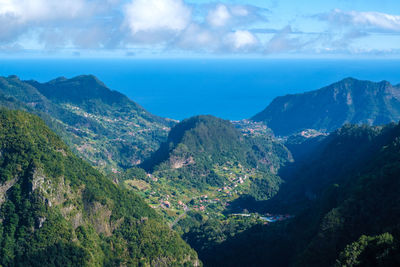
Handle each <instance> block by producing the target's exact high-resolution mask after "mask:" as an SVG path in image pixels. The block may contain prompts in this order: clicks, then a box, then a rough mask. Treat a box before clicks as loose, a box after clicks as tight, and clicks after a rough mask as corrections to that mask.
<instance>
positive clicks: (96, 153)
mask: <svg viewBox="0 0 400 267" xmlns="http://www.w3.org/2000/svg"><path fill="white" fill-rule="evenodd" d="M0 96H2V99H0V104H1V105H2V106H5V107H8V108H14V109H23V110H28V111H29V112H32V113H35V114H37V115H39V116H40V117H42V119H44V120H45V122H46V124H47V125H48V126H50V127H51V129H52V130H54V131H55V132H56V133H57V134H58V135H59V136H61V137H62V138H63V140H64V141H65V142H67V144H68V145H69V146H70V147H71V148H72V150H73V151H74V152H75V153H76V154H78V155H80V156H81V157H83V158H84V159H86V160H88V161H89V162H90V163H91V164H92V165H94V166H96V167H98V168H99V169H101V170H105V171H106V172H119V171H121V170H123V169H127V168H130V167H132V166H135V165H136V164H138V163H140V162H141V161H143V159H144V158H146V157H148V156H149V155H150V154H151V153H152V152H153V151H154V150H156V149H157V148H158V146H159V144H160V142H162V141H164V140H165V138H166V136H167V133H168V131H169V129H170V126H171V125H173V124H174V122H173V121H171V120H166V119H163V118H160V117H157V116H154V115H152V114H150V113H148V112H147V111H145V110H144V109H143V108H142V107H140V106H139V105H138V104H136V103H135V102H133V101H131V100H130V99H128V98H127V97H126V96H124V95H122V94H120V93H118V92H116V91H112V90H110V89H109V88H107V87H106V86H105V85H104V84H103V83H102V82H101V81H99V80H98V79H97V78H96V77H94V76H91V75H82V76H78V77H75V78H72V79H66V78H58V79H55V80H52V81H50V82H47V83H39V82H36V81H21V80H20V79H19V78H18V77H16V76H9V77H7V78H6V77H0ZM10 101H11V102H10Z"/></svg>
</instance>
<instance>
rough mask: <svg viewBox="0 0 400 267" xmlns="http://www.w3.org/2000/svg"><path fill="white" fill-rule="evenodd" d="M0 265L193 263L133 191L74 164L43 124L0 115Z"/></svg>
mask: <svg viewBox="0 0 400 267" xmlns="http://www.w3.org/2000/svg"><path fill="white" fill-rule="evenodd" d="M0 155H1V157H0V179H1V187H0V189H1V191H0V201H1V204H2V205H1V210H0V220H1V225H0V232H1V235H0V264H1V265H3V266H119V265H152V266H155V265H176V266H181V265H188V266H193V265H198V264H199V262H198V260H197V256H196V253H195V252H194V251H193V250H192V249H191V248H190V247H189V246H188V245H187V244H186V243H185V242H184V241H183V240H182V239H181V238H180V237H179V236H178V235H177V234H176V233H175V232H173V231H171V230H170V229H169V228H168V227H167V226H166V225H165V223H164V222H163V220H162V219H161V218H160V217H159V216H158V215H157V214H156V212H154V210H152V209H151V208H150V207H148V206H147V205H146V203H145V202H144V201H143V200H142V199H141V198H140V197H138V196H137V195H136V194H135V193H133V192H131V191H127V190H125V189H122V188H120V187H118V186H117V185H115V184H113V183H112V182H111V180H110V179H108V178H106V177H104V176H103V175H102V174H101V173H99V172H98V171H97V170H95V169H93V168H92V167H91V166H89V164H87V163H85V162H84V161H82V160H81V159H79V158H77V157H76V156H75V155H73V154H72V153H71V151H70V150H69V148H68V147H67V146H66V145H65V144H64V143H63V142H62V141H61V140H60V138H58V137H57V136H56V135H55V134H54V133H53V132H52V131H51V130H50V129H49V128H48V127H47V126H46V125H45V124H44V122H43V121H42V120H41V119H39V118H38V117H36V116H34V115H29V114H28V113H25V112H20V111H8V110H5V109H2V110H0Z"/></svg>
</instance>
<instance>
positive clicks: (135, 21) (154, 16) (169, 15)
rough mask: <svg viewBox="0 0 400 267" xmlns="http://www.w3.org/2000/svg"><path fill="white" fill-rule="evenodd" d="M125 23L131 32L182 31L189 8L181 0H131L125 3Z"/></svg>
mask: <svg viewBox="0 0 400 267" xmlns="http://www.w3.org/2000/svg"><path fill="white" fill-rule="evenodd" d="M124 13H125V23H126V24H127V25H128V27H129V28H130V30H131V32H132V33H133V34H136V33H138V32H157V31H161V30H169V31H178V32H179V31H182V30H184V29H185V28H186V27H187V26H188V24H189V23H190V20H191V10H190V8H189V7H188V6H186V5H185V4H184V2H183V1H182V0H133V1H132V2H131V3H129V4H127V5H125V8H124Z"/></svg>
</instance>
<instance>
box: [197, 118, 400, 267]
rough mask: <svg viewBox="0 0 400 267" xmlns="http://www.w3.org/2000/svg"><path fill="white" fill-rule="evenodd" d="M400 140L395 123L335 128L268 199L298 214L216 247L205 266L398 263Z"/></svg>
mask: <svg viewBox="0 0 400 267" xmlns="http://www.w3.org/2000/svg"><path fill="white" fill-rule="evenodd" d="M399 140H400V125H395V124H392V125H388V126H385V127H368V126H352V125H346V126H344V127H343V128H341V129H339V130H338V131H336V132H334V133H333V134H332V135H331V136H329V137H328V138H326V139H325V140H324V141H323V142H322V143H321V145H320V146H319V147H318V148H316V150H314V151H313V155H311V156H309V157H310V161H309V163H306V164H305V165H304V164H302V166H299V167H297V171H292V174H291V175H292V177H288V180H287V183H286V185H285V186H284V187H283V188H282V191H280V192H279V193H278V195H276V199H271V201H270V202H271V203H269V202H268V201H267V202H266V203H265V202H264V203H263V205H265V206H264V208H266V209H267V210H270V209H272V208H274V209H276V210H280V211H281V212H291V213H292V214H293V215H294V218H293V219H291V220H287V221H284V222H279V223H275V224H270V225H255V226H253V227H252V228H250V229H247V230H246V231H244V232H242V233H240V234H238V235H235V236H234V237H232V238H230V239H227V240H226V241H225V242H222V243H219V244H217V245H213V246H212V247H210V248H208V251H209V252H208V253H207V255H205V256H203V257H202V260H203V261H204V263H205V265H207V266H218V265H224V266H243V265H246V266H264V265H265V264H270V265H271V266H333V265H336V266H398V265H399V264H400V256H399V255H400V246H399V245H400V244H399V238H400V236H399V233H400V232H399V230H400V221H399V218H400V198H399V194H398V192H399V190H400V181H399V179H398V178H399V177H400V169H399V166H400V165H399V162H400V152H399V151H400V150H399ZM277 199H278V201H277Z"/></svg>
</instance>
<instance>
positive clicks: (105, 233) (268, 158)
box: [0, 76, 400, 266]
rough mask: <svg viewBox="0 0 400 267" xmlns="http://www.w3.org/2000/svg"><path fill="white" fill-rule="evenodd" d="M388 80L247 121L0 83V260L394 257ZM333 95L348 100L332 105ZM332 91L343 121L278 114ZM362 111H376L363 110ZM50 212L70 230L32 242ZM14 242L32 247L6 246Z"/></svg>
mask: <svg viewBox="0 0 400 267" xmlns="http://www.w3.org/2000/svg"><path fill="white" fill-rule="evenodd" d="M352 86H354V87H355V88H353V87H352ZM332 88H333V89H332ZM362 88H366V93H365V92H364V93H365V94H366V95H368V97H369V94H370V90H372V91H373V92H374V93H377V96H376V97H375V99H374V101H373V102H374V103H375V104H374V105H369V106H367V107H368V109H367V110H364V111H360V109H359V107H358V106H354V107H353V106H352V103H357V101H364V100H359V99H363V97H365V96H364V95H363V92H362ZM398 90H400V89H399V88H397V87H396V86H392V85H390V84H387V83H384V82H382V83H371V82H367V81H357V80H354V79H345V80H343V81H340V82H338V83H335V84H334V85H331V86H328V87H326V88H322V89H321V90H319V91H318V90H317V91H313V92H311V93H305V94H303V95H300V96H286V98H288V99H289V100H287V103H286V104H284V105H283V106H284V108H283V110H281V111H279V112H278V115H273V114H275V112H277V110H279V109H282V107H280V106H279V105H281V104H282V103H281V102H282V101H283V100H282V99H281V98H278V99H277V100H276V101H273V102H272V103H271V105H270V106H268V107H267V109H266V110H265V111H263V112H262V113H260V114H258V115H256V116H255V117H253V118H252V119H246V120H240V121H228V120H223V119H220V118H217V117H214V116H211V115H199V116H194V117H191V118H188V119H185V120H182V121H174V120H170V119H165V118H160V117H157V116H155V115H152V114H150V113H148V112H147V111H145V110H144V109H143V108H141V107H140V106H139V105H137V104H136V103H135V102H133V101H131V100H130V99H128V98H127V97H125V96H124V95H122V94H120V93H118V92H116V91H112V90H110V89H109V88H107V87H106V85H104V84H103V83H102V82H101V81H99V80H98V79H97V78H96V77H93V76H78V77H75V78H72V79H66V78H58V79H55V80H53V81H50V82H48V83H38V82H35V81H21V80H20V79H19V78H18V77H16V76H10V77H3V78H0V104H1V106H2V111H1V116H2V124H1V127H0V130H2V131H3V132H2V134H3V135H2V137H1V138H3V139H0V141H2V143H1V147H0V149H1V150H0V152H1V153H0V171H1V173H2V176H1V179H2V180H1V182H2V184H1V187H0V188H1V192H0V193H1V198H0V200H1V201H2V202H4V203H5V204H2V205H1V208H0V210H1V213H0V216H1V220H2V227H1V228H0V230H1V231H3V232H2V233H4V234H5V235H4V236H5V237H4V238H3V239H1V240H0V241H1V242H0V246H1V248H2V250H1V251H2V252H1V253H2V254H1V255H2V257H3V260H2V262H1V264H3V265H5V266H7V265H8V264H9V263H10V262H12V261H13V259H15V258H17V259H19V260H20V261H25V262H29V257H32V261H36V260H40V259H43V260H45V261H48V260H49V259H48V258H46V256H45V255H44V254H43V253H44V251H45V250H46V249H51V250H54V255H58V253H61V252H60V251H63V249H68V250H74V252H73V253H77V254H79V253H81V254H79V255H82V257H80V256H79V257H76V258H71V259H70V258H68V257H69V256H68V255H70V254H68V253H67V256H66V257H67V258H68V259H67V260H71V261H74V260H76V259H79V261H80V262H81V263H85V264H89V265H99V266H101V265H104V264H106V263H107V264H111V265H113V264H114V263H117V262H118V263H119V265H121V264H122V265H124V264H128V265H134V266H136V265H140V264H144V265H145V266H147V265H153V264H156V265H157V264H160V265H161V266H166V265H176V266H180V265H184V264H186V265H188V266H199V265H201V264H204V265H205V266H218V265H223V266H243V265H245V264H249V265H253V266H260V265H263V264H264V263H265V262H269V263H271V264H273V265H274V266H292V265H293V266H331V265H333V264H335V262H336V263H337V262H341V263H342V262H346V261H349V260H352V258H351V257H356V258H357V259H358V260H359V261H360V262H363V261H366V260H367V259H369V258H368V257H373V259H374V260H376V261H377V262H378V263H379V264H380V263H381V262H396V261H397V260H398V259H397V258H396V252H398V251H399V243H398V231H399V229H400V228H399V224H398V223H399V222H398V220H397V219H396V218H397V217H398V214H397V213H398V205H397V204H396V203H397V201H398V196H397V195H396V192H397V189H399V185H398V179H397V178H396V177H398V176H397V174H398V173H397V172H398V166H397V165H398V164H397V158H398V156H399V153H398V149H397V145H398V144H397V143H398V138H400V137H399V136H400V134H399V130H398V129H399V126H398V124H396V123H394V122H395V121H396V120H397V116H398V114H400V105H397V101H398V99H397V97H398V95H400V94H398V92H397V91H398ZM355 92H356V93H355ZM343 94H345V95H350V96H351V99H352V103H350V102H348V101H347V102H345V103H342V102H341V101H339V99H340V98H339V96H341V95H343ZM388 94H392V96H391V97H390V99H391V100H390V101H389V102H388V100H387V99H389V98H388V97H387V95H388ZM380 95H383V98H382V99H383V100H382V99H380ZM290 98H294V99H295V100H293V101H292V100H290ZM297 98H300V99H303V98H304V99H305V100H304V101H306V102H307V101H308V102H309V103H310V104H309V105H308V106H304V105H300V104H298V103H299V101H300V100H296V99H297ZM332 99H334V100H335V99H336V100H335V101H337V102H335V101H334V103H333V104H332V105H333V106H332V109H333V110H335V109H338V108H340V110H341V111H342V113H343V114H347V115H346V116H347V119H344V117H343V116H342V115H340V116H339V115H338V114H339V113H336V112H333V113H332V112H328V113H326V114H325V115H324V116H325V117H323V118H318V119H315V120H314V119H312V120H314V121H319V122H324V123H322V124H321V123H316V124H312V125H308V124H304V125H300V124H296V123H291V122H290V120H299V119H297V118H303V117H306V118H308V116H309V115H307V114H310V112H311V111H310V110H309V107H310V106H313V107H315V106H317V105H316V104H315V103H317V102H319V101H320V102H324V101H325V102H327V103H330V101H332ZM285 101H286V100H285ZM285 101H283V102H285ZM304 101H303V100H301V101H300V102H304ZM371 101H372V100H371ZM277 103H278V104H277ZM277 105H278V107H276V106H277ZM289 107H291V108H290V109H289ZM389 107H390V108H389ZM10 109H11V110H23V111H10ZM291 109H292V110H291ZM312 112H314V111H312ZM360 112H361V113H362V114H363V116H364V117H362V116H361V115H359V113H360ZM29 113H31V114H35V115H31V114H29ZM342 113H341V114H342ZM271 114H272V115H271ZM315 114H318V116H322V115H321V112H317V111H315ZM371 114H374V116H375V117H373V118H374V119H370V120H368V119H366V118H369V117H371V116H372V115H371ZM379 114H385V116H384V119H383V117H382V116H380V115H379ZM37 116H39V117H40V118H41V119H39V117H37ZM262 116H266V117H265V118H261V117H262ZM268 116H272V117H268ZM280 116H281V117H280ZM360 116H361V117H360ZM277 118H280V119H277ZM371 118H372V117H371ZM379 118H380V119H379ZM381 119H382V120H381ZM42 120H43V121H42ZM302 121H303V122H305V120H302ZM25 122H28V124H26V123H25ZM350 122H351V123H353V124H349V123H350ZM390 122H392V123H390ZM365 123H369V125H366V124H365ZM381 123H386V125H384V126H380V125H379V126H376V125H375V124H381ZM29 124H31V127H30V126H29ZM45 124H47V126H46V125H45ZM15 125H23V127H20V126H18V127H20V129H19V128H18V127H17V128H16V126H15ZM292 126H293V128H288V127H292ZM328 126H329V127H328ZM47 127H49V128H47ZM270 127H271V128H270ZM50 128H51V130H50ZM43 131H44V132H43ZM52 131H54V132H55V133H53V132H52ZM14 132H15V133H16V134H17V135H16V136H18V139H15V138H16V137H15V136H12V134H13V133H14ZM56 134H57V135H58V136H59V137H60V139H59V137H57V135H56ZM24 135H26V136H28V137H27V138H25V137H23V136H24ZM36 135H38V136H40V137H39V139H37V137H35V136H36ZM276 135H277V136H276ZM61 139H62V140H63V141H61ZM16 140H18V142H17V141H16ZM63 142H65V144H64V143H63ZM20 145H22V146H21V147H19V146H20ZM52 147H54V149H53V148H52ZM49 149H50V150H49ZM15 151H18V152H15ZM74 154H76V155H77V156H79V157H80V158H81V159H79V158H78V157H76V156H75V155H74ZM63 157H67V159H64V158H63ZM65 160H67V161H65ZM85 162H88V163H90V165H91V166H89V164H87V163H85ZM93 168H95V169H97V170H95V169H93ZM30 184H32V186H33V184H34V186H33V187H32V186H30ZM57 185H59V188H57ZM38 187H39V189H40V190H39V191H37V193H35V194H33V195H32V192H33V191H35V189H36V188H38ZM21 188H22V189H21ZM24 188H25V189H24ZM29 188H30V189H29ZM32 188H35V189H32ZM375 189H377V190H375ZM21 190H22V191H21ZM32 190H33V191H32ZM31 195H32V196H31ZM19 199H24V202H21V201H20V200H19ZM29 201H36V202H35V203H36V204H35V205H36V206H34V207H31V206H29V205H28V202H29ZM43 201H44V202H43ZM49 203H51V204H49ZM379 203H382V204H379ZM53 206H54V207H53ZM374 206H379V207H381V208H380V209H379V210H376V209H375V208H374ZM31 208H32V209H31ZM30 209H31V210H30ZM39 210H40V212H38V211H39ZM24 212H28V213H27V214H29V216H28V217H24ZM370 214H377V216H378V215H379V216H378V217H379V218H385V222H378V221H376V220H375V219H374V218H375V217H373V218H370V216H369V215H370ZM57 216H58V217H57ZM399 216H400V215H399ZM378 217H376V218H378ZM12 218H16V219H12ZM13 220H17V221H20V222H21V223H18V224H15V223H14V221H13ZM361 221H362V222H363V227H362V228H360V229H357V227H358V226H357V225H358V224H359V223H360V222H361ZM53 222H54V223H56V225H57V226H59V225H63V226H62V227H61V229H66V230H65V231H70V232H71V233H72V234H71V235H69V236H60V238H55V237H54V239H53V241H52V242H50V243H41V244H42V245H38V244H36V243H32V242H33V241H30V240H29V238H32V236H34V237H35V238H36V239H33V240H37V242H39V241H40V242H44V241H43V238H45V237H46V236H47V234H46V233H43V238H42V237H40V236H37V234H36V232H37V233H42V230H40V229H42V227H55V226H54V225H52V224H50V223H53ZM15 227H16V228H15ZM93 227H94V228H93ZM29 229H31V230H29ZM44 229H47V228H44ZM51 229H53V228H51ZM51 231H53V230H51ZM54 231H55V230H54ZM82 234H84V235H86V237H85V238H83V239H79V236H81V235H82ZM46 238H47V237H46ZM76 238H78V241H76V240H77V239H76ZM16 239H18V240H24V241H23V244H20V243H18V242H15V241H14V240H16ZM86 239H87V240H89V239H90V240H92V241H91V242H92V243H90V244H89V243H86V241H85V240H86ZM151 239H154V240H153V241H150V240H151ZM137 240H141V241H140V242H142V243H141V244H142V245H143V246H138V244H137ZM35 242H36V241H35ZM146 242H147V243H146ZM360 242H361V243H362V244H363V246H362V247H360V245H359V243H360ZM115 246H117V248H118V250H115ZM125 246H128V247H129V251H124V250H123V249H122V248H123V247H125ZM167 246H168V247H169V249H167V248H166V247H167ZM22 247H24V248H25V249H26V251H29V253H30V254H23V253H22V254H18V253H20V252H19V251H20V249H21V248H22ZM148 247H151V249H149V250H148V249H147V248H148ZM320 247H322V248H323V252H321V253H320V252H318V253H317V252H316V251H318V250H319V248H320ZM352 249H353V252H351V251H352ZM354 250H355V251H356V252H354ZM382 250H384V252H382ZM349 251H350V252H349ZM27 253H28V252H27ZM32 253H33V254H32ZM85 253H88V254H85ZM349 253H350V254H349ZM351 253H357V254H356V255H355V256H352V255H353V254H351ZM320 254H321V255H320ZM28 255H30V256H28ZM32 255H33V256H32ZM138 255H142V256H138ZM249 255H252V256H249ZM96 257H98V261H97V260H96ZM166 259H168V260H166ZM227 259H228V260H227ZM369 260H370V259H369ZM166 262H168V263H166ZM75 263H76V262H75ZM146 264H147V265H146ZM379 264H378V265H379Z"/></svg>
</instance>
